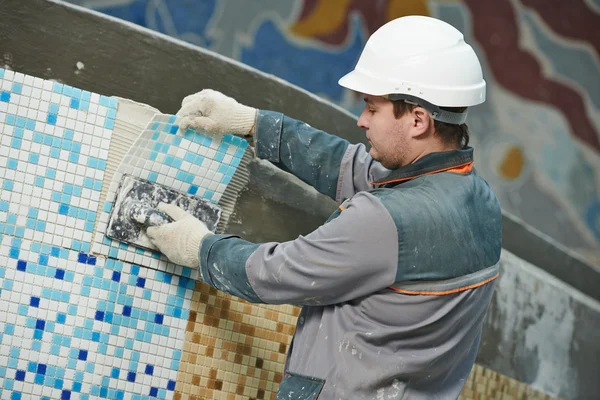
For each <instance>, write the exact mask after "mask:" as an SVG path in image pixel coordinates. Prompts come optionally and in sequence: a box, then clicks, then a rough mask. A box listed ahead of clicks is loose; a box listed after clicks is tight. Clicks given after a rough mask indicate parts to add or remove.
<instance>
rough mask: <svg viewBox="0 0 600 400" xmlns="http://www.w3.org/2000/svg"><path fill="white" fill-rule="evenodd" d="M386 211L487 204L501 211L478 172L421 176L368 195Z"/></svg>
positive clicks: (379, 189)
mask: <svg viewBox="0 0 600 400" xmlns="http://www.w3.org/2000/svg"><path fill="white" fill-rule="evenodd" d="M368 193H369V194H370V195H372V196H373V197H375V198H377V199H378V200H379V201H380V202H381V203H383V205H384V206H385V207H386V208H388V209H389V208H390V207H391V208H393V209H397V208H398V207H399V206H400V207H401V208H402V209H403V210H407V209H410V208H407V207H411V208H412V207H415V208H420V207H425V208H431V207H434V208H438V209H439V208H444V207H454V206H456V205H465V204H485V205H486V207H488V208H494V209H495V208H498V209H499V202H498V199H497V197H496V194H495V193H494V191H493V189H492V188H491V187H490V185H489V184H488V183H487V182H486V181H485V180H484V179H483V178H481V177H480V176H478V175H477V174H476V173H474V172H473V173H469V174H455V173H445V172H442V173H438V174H431V175H422V176H419V177H416V178H414V179H412V180H410V181H406V182H401V183H398V184H397V185H395V186H391V187H389V186H388V187H380V188H375V189H372V190H370V191H369V192H368Z"/></svg>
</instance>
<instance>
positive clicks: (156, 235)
mask: <svg viewBox="0 0 600 400" xmlns="http://www.w3.org/2000/svg"><path fill="white" fill-rule="evenodd" d="M157 209H158V210H159V211H161V212H164V213H165V214H168V215H169V216H170V217H171V218H173V220H174V222H171V223H169V224H165V225H161V226H153V227H149V228H148V229H146V234H147V235H148V237H149V238H150V240H151V241H152V243H153V244H154V245H155V246H156V247H158V249H159V250H160V251H161V253H163V254H164V255H166V256H167V258H168V259H169V260H171V261H172V262H174V263H175V264H179V265H183V266H185V267H190V268H199V267H200V259H199V252H200V245H201V243H202V239H204V238H205V237H206V236H207V235H212V232H211V231H209V230H208V228H207V227H206V225H205V224H204V222H202V221H200V220H199V219H197V218H196V217H194V216H193V215H192V214H190V213H188V212H187V211H185V210H183V209H181V208H179V207H177V206H176V205H175V204H167V203H160V204H159V205H158V207H157Z"/></svg>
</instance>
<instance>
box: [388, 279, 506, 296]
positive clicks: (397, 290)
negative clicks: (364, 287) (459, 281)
mask: <svg viewBox="0 0 600 400" xmlns="http://www.w3.org/2000/svg"><path fill="white" fill-rule="evenodd" d="M498 276H499V274H496V275H494V276H492V277H491V278H489V279H486V280H485V281H483V282H479V283H476V284H474V285H469V286H465V287H461V288H458V289H452V290H447V291H444V292H420V291H413V290H403V289H397V288H395V287H391V286H388V288H389V289H392V290H395V291H396V292H398V293H402V294H420V295H423V296H445V295H448V294H454V293H459V292H464V291H465V290H469V289H475V288H478V287H480V286H483V285H485V284H486V283H490V282H491V281H493V280H494V279H496V278H498Z"/></svg>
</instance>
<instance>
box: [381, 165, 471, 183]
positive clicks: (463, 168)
mask: <svg viewBox="0 0 600 400" xmlns="http://www.w3.org/2000/svg"><path fill="white" fill-rule="evenodd" d="M472 170H473V161H471V162H468V163H466V164H462V165H459V166H457V167H448V168H444V169H438V170H437V171H431V172H426V173H424V174H421V175H415V176H409V177H407V178H400V179H392V180H391V181H386V182H379V183H375V182H371V185H377V186H380V185H386V184H388V183H396V182H404V181H409V180H411V179H415V178H418V177H419V176H424V175H433V174H437V173H439V172H454V173H457V174H468V173H469V172H471V171H472Z"/></svg>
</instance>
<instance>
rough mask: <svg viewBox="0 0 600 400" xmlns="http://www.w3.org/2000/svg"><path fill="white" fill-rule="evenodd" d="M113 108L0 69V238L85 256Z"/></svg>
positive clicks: (81, 93)
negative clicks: (57, 248) (74, 251)
mask: <svg viewBox="0 0 600 400" xmlns="http://www.w3.org/2000/svg"><path fill="white" fill-rule="evenodd" d="M116 108H117V101H116V100H115V99H111V98H108V97H106V96H100V95H98V94H96V93H90V92H88V91H83V90H80V89H77V88H73V87H70V86H67V85H62V84H60V83H57V82H51V81H44V80H42V79H40V78H34V77H32V76H27V75H23V74H20V73H15V72H13V71H5V70H3V69H0V128H1V129H2V131H1V132H2V136H1V139H0V140H1V141H0V185H1V186H0V189H1V195H0V213H2V215H0V234H6V235H10V236H14V237H15V238H18V239H23V238H25V239H29V240H33V241H34V242H35V243H37V244H41V243H46V244H51V245H53V246H58V247H61V248H66V249H72V250H76V251H83V252H89V251H90V247H91V242H92V232H93V228H94V223H95V221H96V218H97V209H98V206H99V199H100V192H101V190H102V180H103V177H104V169H105V168H106V159H107V156H108V149H109V146H110V139H111V131H112V128H113V125H114V117H115V114H116ZM76 232H77V234H75V233H76Z"/></svg>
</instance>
